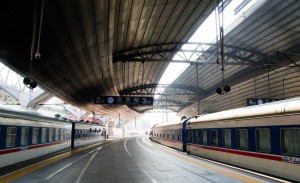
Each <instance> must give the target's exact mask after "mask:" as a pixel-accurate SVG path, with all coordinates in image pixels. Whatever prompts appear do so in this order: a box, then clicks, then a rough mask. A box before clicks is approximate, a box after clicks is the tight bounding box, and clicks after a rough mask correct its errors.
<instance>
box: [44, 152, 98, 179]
mask: <svg viewBox="0 0 300 183" xmlns="http://www.w3.org/2000/svg"><path fill="white" fill-rule="evenodd" d="M97 149H98V148H97ZM97 149H94V150H92V151H90V152H88V153H86V154H85V155H83V156H81V157H80V158H78V159H76V160H74V161H72V162H71V163H69V164H67V165H65V166H64V167H62V168H60V169H59V170H57V171H56V172H54V173H52V174H51V175H49V176H48V177H46V179H45V180H49V179H51V178H52V177H53V176H54V175H56V174H58V173H60V172H61V171H63V170H64V169H66V168H68V167H69V166H71V165H72V164H74V163H76V162H77V161H79V160H80V159H82V158H84V157H86V156H87V155H89V154H91V153H93V152H94V151H96V150H97Z"/></svg>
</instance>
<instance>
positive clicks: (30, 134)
mask: <svg viewBox="0 0 300 183" xmlns="http://www.w3.org/2000/svg"><path fill="white" fill-rule="evenodd" d="M75 129H76V130H77V131H80V132H83V133H84V134H83V133H81V134H80V135H78V136H77V137H76V139H75V143H74V144H75V147H78V146H82V145H87V144H91V143H97V142H100V141H103V140H105V137H104V136H101V131H102V130H103V126H101V125H96V124H90V125H88V124H76V125H75ZM71 130H72V123H71V122H69V121H65V120H59V119H56V118H49V117H44V116H39V115H36V114H32V113H26V112H25V113H24V112H15V111H8V110H4V109H0V137H1V139H0V168H1V167H4V166H8V165H11V164H15V163H19V162H22V161H25V160H29V159H32V158H35V157H39V156H42V155H46V154H50V153H53V152H56V151H60V150H63V149H67V148H70V147H71Z"/></svg>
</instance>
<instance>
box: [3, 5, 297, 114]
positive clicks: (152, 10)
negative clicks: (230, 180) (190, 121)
mask: <svg viewBox="0 0 300 183" xmlns="http://www.w3.org/2000/svg"><path fill="white" fill-rule="evenodd" d="M222 2H224V4H222ZM0 6H1V10H0V14H1V16H0V19H1V28H0V58H1V60H2V61H3V63H4V64H6V65H7V66H9V67H10V68H12V69H14V70H15V71H16V72H18V73H20V74H21V75H23V76H24V77H31V78H32V79H33V80H35V81H36V82H37V83H38V86H39V87H41V88H42V89H44V90H45V91H48V92H50V93H52V94H54V95H56V96H57V97H59V98H61V99H62V100H64V101H66V102H68V103H71V104H73V105H76V106H80V107H82V108H84V109H86V110H88V111H93V112H95V113H97V114H102V115H107V116H115V117H117V116H118V115H119V114H120V116H121V118H122V119H123V120H126V119H132V118H134V117H136V116H139V115H141V114H142V113H143V112H145V111H149V110H155V109H160V108H167V109H170V110H172V111H176V112H181V111H182V110H187V109H188V108H189V107H191V106H194V105H195V104H196V103H197V102H198V100H200V101H201V100H203V99H205V98H207V97H209V96H211V95H215V92H216V88H218V87H220V86H222V85H223V81H225V84H226V85H230V86H231V87H234V86H235V85H237V84H239V83H242V82H244V81H246V80H248V79H250V78H252V77H253V73H254V72H255V73H256V74H258V75H259V74H264V73H266V72H269V71H270V69H271V70H272V69H273V70H274V69H276V68H279V67H284V66H286V65H289V64H291V62H290V61H289V60H288V59H287V57H286V55H285V54H282V53H291V54H297V53H299V51H300V47H299V35H300V34H299V30H300V19H299V8H300V2H299V1H297V0H289V1H281V0H251V1H248V0H247V1H246V0H224V1H214V0H157V1H153V0H113V1H110V0H93V1H92V0H76V1H74V0H38V1H35V0H27V1H19V0H5V1H2V2H1V3H0ZM223 8H224V10H225V11H222V9H223ZM222 12H223V13H222ZM220 27H223V30H224V31H223V32H222V31H221V30H222V28H220ZM221 35H223V40H224V41H223V44H222V36H221ZM216 39H217V40H218V41H216ZM216 42H217V43H216ZM278 50H279V51H280V52H277V51H278ZM37 52H39V53H40V54H41V57H40V58H38V59H36V58H37V57H36V56H38V55H36V53H37ZM222 60H223V68H224V72H223V73H224V77H223V78H224V80H223V78H222V71H221V70H222ZM216 62H219V64H217V63H216ZM295 64H296V63H295ZM296 66H297V65H296ZM265 67H267V68H270V69H268V70H265V69H261V68H265ZM95 96H131V97H133V96H137V97H143V96H146V97H154V99H155V100H154V105H153V106H130V105H97V104H94V101H93V100H94V97H95ZM193 113H194V114H197V110H196V111H195V110H194V112H193Z"/></svg>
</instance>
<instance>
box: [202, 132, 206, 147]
mask: <svg viewBox="0 0 300 183" xmlns="http://www.w3.org/2000/svg"><path fill="white" fill-rule="evenodd" d="M201 134H202V144H203V145H207V130H201Z"/></svg>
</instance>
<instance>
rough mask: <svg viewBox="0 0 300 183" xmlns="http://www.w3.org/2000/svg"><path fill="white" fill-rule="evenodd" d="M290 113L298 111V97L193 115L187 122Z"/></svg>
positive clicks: (299, 109) (299, 104) (299, 108)
mask: <svg viewBox="0 0 300 183" xmlns="http://www.w3.org/2000/svg"><path fill="white" fill-rule="evenodd" d="M292 113H300V97H298V98H293V99H288V100H282V101H277V102H271V103H266V104H261V105H256V106H250V107H243V108H238V109H232V110H226V111H221V112H216V113H211V114H206V115H202V116H195V117H194V118H192V119H190V120H189V123H193V122H205V121H218V120H226V119H238V118H250V117H260V116H271V115H288V114H292Z"/></svg>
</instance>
